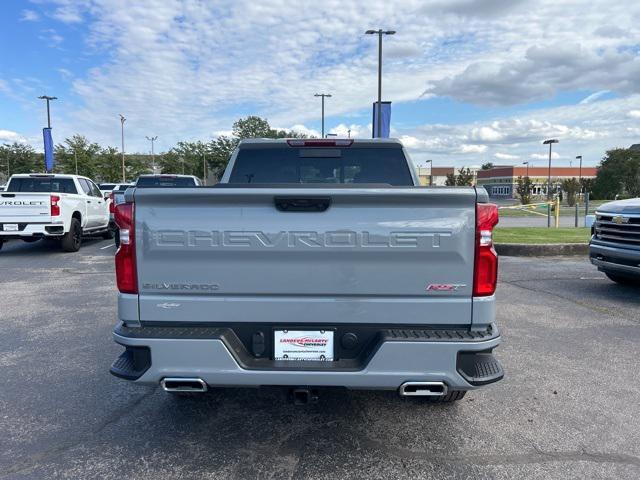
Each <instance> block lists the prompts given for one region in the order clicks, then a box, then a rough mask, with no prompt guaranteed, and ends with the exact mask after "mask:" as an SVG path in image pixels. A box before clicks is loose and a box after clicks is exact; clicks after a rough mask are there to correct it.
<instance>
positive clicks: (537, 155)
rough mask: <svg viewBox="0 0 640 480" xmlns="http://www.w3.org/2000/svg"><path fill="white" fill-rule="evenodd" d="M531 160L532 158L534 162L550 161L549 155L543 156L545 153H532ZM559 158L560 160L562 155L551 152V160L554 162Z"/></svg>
mask: <svg viewBox="0 0 640 480" xmlns="http://www.w3.org/2000/svg"><path fill="white" fill-rule="evenodd" d="M529 158H532V159H533V160H548V159H549V154H548V153H546V154H543V153H532V154H531V155H530V156H529ZM558 158H560V155H558V154H557V153H556V152H551V159H552V160H557V159H558Z"/></svg>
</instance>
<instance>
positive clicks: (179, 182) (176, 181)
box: [136, 176, 197, 188]
mask: <svg viewBox="0 0 640 480" xmlns="http://www.w3.org/2000/svg"><path fill="white" fill-rule="evenodd" d="M195 186H197V185H196V182H195V180H194V179H193V178H190V177H172V176H158V177H140V178H138V181H137V182H136V187H143V188H144V187H195Z"/></svg>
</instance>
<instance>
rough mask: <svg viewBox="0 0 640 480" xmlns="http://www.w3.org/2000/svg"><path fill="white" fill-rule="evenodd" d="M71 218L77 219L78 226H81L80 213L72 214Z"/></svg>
mask: <svg viewBox="0 0 640 480" xmlns="http://www.w3.org/2000/svg"><path fill="white" fill-rule="evenodd" d="M71 218H77V219H78V221H79V222H80V224H82V215H80V212H73V215H71Z"/></svg>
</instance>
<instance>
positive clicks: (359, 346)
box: [114, 323, 499, 371]
mask: <svg viewBox="0 0 640 480" xmlns="http://www.w3.org/2000/svg"><path fill="white" fill-rule="evenodd" d="M274 328H282V325H271V324H246V323H243V324H225V325H219V326H212V325H208V326H193V325H190V326H149V325H144V326H142V327H127V326H126V325H124V324H123V323H120V324H118V325H117V326H116V328H115V330H114V333H115V334H116V335H118V336H121V337H125V338H134V339H147V338H148V339H212V340H213V339H215V340H221V341H222V342H223V343H224V344H225V346H226V347H227V349H228V350H229V352H230V353H231V354H232V355H233V357H234V358H235V360H236V361H237V362H238V364H239V365H240V366H241V367H242V368H244V369H246V370H274V369H275V370H343V371H359V370H362V369H363V368H364V367H365V366H366V365H367V364H368V363H369V361H370V360H371V358H372V357H373V356H374V355H375V353H376V352H377V351H378V349H379V348H380V346H381V345H382V344H383V343H384V342H426V343H433V342H468V343H474V342H480V341H486V340H491V339H493V338H496V337H498V336H499V332H498V330H497V329H496V328H495V327H493V326H492V325H489V326H488V327H487V328H486V329H483V330H479V331H472V330H470V329H469V328H468V327H460V328H451V327H449V328H430V329H426V328H424V327H416V326H413V327H411V326H409V327H407V326H397V327H396V326H395V325H394V327H393V328H384V326H383V327H382V328H381V327H380V326H379V325H376V326H367V327H363V326H362V325H344V324H340V325H322V326H315V325H306V324H305V325H287V328H288V329H290V330H309V329H325V330H328V329H335V331H336V336H335V345H336V351H335V358H336V360H334V361H332V362H315V361H301V362H297V361H287V360H272V356H273V343H272V339H273V334H272V331H273V329H274ZM256 332H264V333H265V335H264V339H265V343H264V344H261V345H260V347H261V348H260V350H261V352H255V353H254V352H253V351H252V348H253V347H252V343H251V342H252V340H253V338H254V334H255V333H256ZM352 335H355V337H356V338H357V341H356V342H355V345H354V344H353V342H352V340H353V337H351V336H352ZM347 336H348V337H349V340H351V342H349V341H346V342H343V339H345V337H347ZM256 353H257V354H256Z"/></svg>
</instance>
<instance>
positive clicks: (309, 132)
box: [278, 124, 321, 138]
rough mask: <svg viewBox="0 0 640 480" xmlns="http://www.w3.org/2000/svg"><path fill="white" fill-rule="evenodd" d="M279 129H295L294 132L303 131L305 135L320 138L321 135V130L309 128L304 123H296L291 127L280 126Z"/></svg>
mask: <svg viewBox="0 0 640 480" xmlns="http://www.w3.org/2000/svg"><path fill="white" fill-rule="evenodd" d="M278 130H293V131H294V132H298V133H303V134H304V135H307V136H308V137H316V138H320V137H321V132H319V131H317V130H314V129H312V128H307V127H305V126H304V125H302V124H296V125H293V126H292V127H290V128H278Z"/></svg>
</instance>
